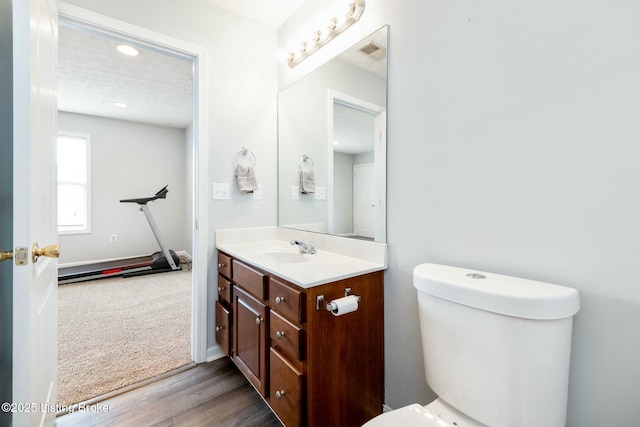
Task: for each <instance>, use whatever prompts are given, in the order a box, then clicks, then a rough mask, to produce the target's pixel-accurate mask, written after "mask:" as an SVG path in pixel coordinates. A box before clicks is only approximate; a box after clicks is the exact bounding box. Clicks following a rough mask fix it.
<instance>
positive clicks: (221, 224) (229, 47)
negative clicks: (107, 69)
mask: <svg viewBox="0 0 640 427" xmlns="http://www.w3.org/2000/svg"><path fill="white" fill-rule="evenodd" d="M68 3H71V4H74V5H76V6H79V7H82V8H85V9H89V10H92V11H94V12H97V13H101V14H103V15H106V16H110V17H113V18H115V19H119V20H122V21H126V22H129V23H132V24H134V25H138V26H140V27H144V28H148V29H150V30H152V31H155V32H159V33H163V34H166V35H168V36H171V37H174V38H177V39H180V40H183V41H186V42H189V43H192V44H196V45H199V46H202V47H204V48H206V49H207V51H208V59H209V75H208V76H206V78H207V79H208V85H209V93H208V104H209V117H207V118H206V120H207V123H208V127H209V129H208V132H209V180H210V182H211V183H213V182H227V183H230V184H232V185H231V198H230V200H224V201H213V200H209V201H208V203H209V218H208V227H209V248H210V251H209V254H208V255H209V260H210V261H209V266H208V269H209V274H208V303H207V312H208V315H207V317H208V319H207V324H209V325H212V324H213V321H214V313H215V306H214V302H215V299H216V294H217V291H216V289H217V260H215V259H213V257H214V255H215V237H214V234H215V230H216V229H220V228H234V227H245V226H265V225H275V224H276V222H277V175H276V167H277V148H276V97H277V63H276V60H275V55H274V52H275V50H276V32H275V30H273V29H270V28H268V27H266V26H264V25H262V24H259V23H257V22H255V21H251V20H248V19H246V18H243V17H241V16H238V15H236V14H234V13H231V12H229V11H226V10H224V9H221V8H219V7H217V6H214V5H212V4H211V3H209V2H208V1H207V0H190V1H189V2H187V3H185V2H184V1H182V0H163V1H161V2H158V1H156V0H136V1H133V2H132V1H130V0H110V1H108V2H105V1H102V0H69V1H68ZM242 147H246V148H248V149H249V150H251V151H252V152H253V153H254V154H255V156H256V159H257V163H256V168H255V169H256V178H257V180H258V184H260V185H261V186H262V196H263V199H262V200H257V201H256V200H253V197H252V195H251V194H241V193H240V192H239V191H238V188H237V185H236V184H235V182H234V176H233V172H234V171H233V160H234V158H235V156H236V154H237V153H238V152H239V151H240V150H241V149H242ZM209 190H210V192H209V194H211V189H209ZM207 343H208V346H213V345H215V339H214V331H213V329H211V330H209V331H207Z"/></svg>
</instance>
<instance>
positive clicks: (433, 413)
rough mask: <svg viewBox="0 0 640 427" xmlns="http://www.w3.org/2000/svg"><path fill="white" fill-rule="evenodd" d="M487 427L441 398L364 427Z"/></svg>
mask: <svg viewBox="0 0 640 427" xmlns="http://www.w3.org/2000/svg"><path fill="white" fill-rule="evenodd" d="M387 426H388V427H395V426H403V427H486V426H485V425H484V424H480V423H479V422H477V421H476V420H474V419H472V418H469V417H468V416H466V415H464V414H461V413H460V412H459V411H456V410H455V409H454V408H452V407H451V406H450V405H447V404H446V403H445V402H444V401H442V400H441V399H440V398H438V399H436V400H434V401H433V402H431V403H429V404H428V405H427V406H422V405H420V404H418V403H413V404H411V405H408V406H405V407H402V408H399V409H394V410H392V411H389V412H385V413H383V414H381V415H378V416H377V417H375V418H374V419H372V420H370V421H369V422H367V423H366V424H364V425H363V426H362V427H387Z"/></svg>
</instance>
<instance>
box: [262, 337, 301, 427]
mask: <svg viewBox="0 0 640 427" xmlns="http://www.w3.org/2000/svg"><path fill="white" fill-rule="evenodd" d="M270 353H271V356H270V361H269V362H270V370H269V377H270V386H269V404H270V405H271V408H272V409H273V411H274V412H275V413H276V414H277V415H278V417H279V418H280V420H282V422H283V424H284V425H285V426H287V427H294V426H300V425H302V424H303V422H304V420H303V419H302V415H303V413H304V412H303V403H302V402H303V398H304V396H303V394H304V375H303V374H302V372H300V371H298V370H297V369H296V368H295V367H293V366H292V365H291V364H290V363H289V362H287V360H286V359H285V358H283V357H282V356H281V355H280V354H279V353H278V352H277V351H275V350H274V349H273V348H272V349H270Z"/></svg>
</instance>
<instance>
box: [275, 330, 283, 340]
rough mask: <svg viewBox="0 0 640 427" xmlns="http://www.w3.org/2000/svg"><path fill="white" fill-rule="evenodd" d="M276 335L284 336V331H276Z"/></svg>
mask: <svg viewBox="0 0 640 427" xmlns="http://www.w3.org/2000/svg"><path fill="white" fill-rule="evenodd" d="M276 337H278V338H284V331H276Z"/></svg>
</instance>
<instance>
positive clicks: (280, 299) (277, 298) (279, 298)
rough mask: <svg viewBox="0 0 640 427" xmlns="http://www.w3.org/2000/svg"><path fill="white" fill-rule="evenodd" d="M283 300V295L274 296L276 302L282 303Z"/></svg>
mask: <svg viewBox="0 0 640 427" xmlns="http://www.w3.org/2000/svg"><path fill="white" fill-rule="evenodd" d="M283 302H284V297H276V304H282V303H283Z"/></svg>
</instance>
